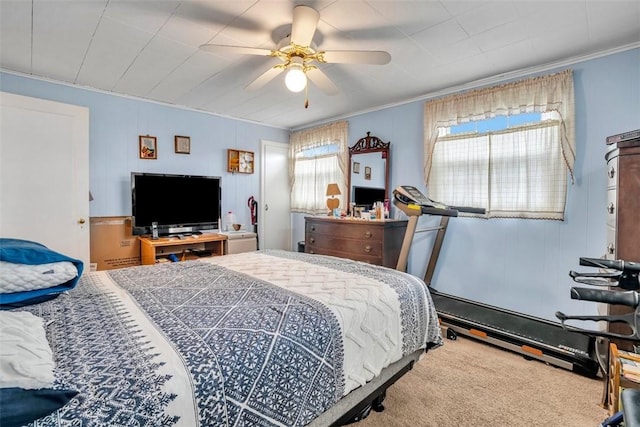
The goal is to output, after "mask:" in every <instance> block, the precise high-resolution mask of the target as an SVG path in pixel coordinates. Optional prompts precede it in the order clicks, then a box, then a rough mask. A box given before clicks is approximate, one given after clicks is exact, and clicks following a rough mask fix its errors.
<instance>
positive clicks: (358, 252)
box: [305, 217, 408, 268]
mask: <svg viewBox="0 0 640 427" xmlns="http://www.w3.org/2000/svg"><path fill="white" fill-rule="evenodd" d="M407 223H408V221H407V220H376V221H365V220H359V219H348V218H347V219H338V218H333V217H306V218H305V252H307V253H311V254H321V255H332V256H337V257H340V258H349V259H353V260H356V261H364V262H368V263H370V264H376V265H383V266H385V267H390V268H396V264H397V263H398V256H399V255H400V249H401V248H402V241H403V239H404V234H405V231H406V229H407Z"/></svg>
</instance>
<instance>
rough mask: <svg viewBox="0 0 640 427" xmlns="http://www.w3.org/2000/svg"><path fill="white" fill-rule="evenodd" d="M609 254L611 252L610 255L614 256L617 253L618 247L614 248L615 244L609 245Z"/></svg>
mask: <svg viewBox="0 0 640 427" xmlns="http://www.w3.org/2000/svg"><path fill="white" fill-rule="evenodd" d="M607 252H609V255H614V254H615V253H616V247H615V246H613V243H609V244H608V245H607Z"/></svg>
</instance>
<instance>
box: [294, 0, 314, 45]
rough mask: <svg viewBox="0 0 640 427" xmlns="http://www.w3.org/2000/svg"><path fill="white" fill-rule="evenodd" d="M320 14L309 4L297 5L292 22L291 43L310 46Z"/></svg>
mask: <svg viewBox="0 0 640 427" xmlns="http://www.w3.org/2000/svg"><path fill="white" fill-rule="evenodd" d="M319 20H320V14H319V13H318V12H317V11H316V10H315V9H312V8H310V7H309V6H302V5H300V6H296V7H295V8H294V9H293V23H292V24H291V43H295V44H297V45H299V46H309V45H310V44H311V40H312V39H313V34H314V33H315V32H316V27H317V26H318V21H319Z"/></svg>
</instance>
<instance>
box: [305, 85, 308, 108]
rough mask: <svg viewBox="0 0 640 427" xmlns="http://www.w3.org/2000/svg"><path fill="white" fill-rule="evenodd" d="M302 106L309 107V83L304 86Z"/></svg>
mask: <svg viewBox="0 0 640 427" xmlns="http://www.w3.org/2000/svg"><path fill="white" fill-rule="evenodd" d="M304 108H309V85H308V84H307V85H306V86H305V87H304Z"/></svg>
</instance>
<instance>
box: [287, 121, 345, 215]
mask: <svg viewBox="0 0 640 427" xmlns="http://www.w3.org/2000/svg"><path fill="white" fill-rule="evenodd" d="M347 133H348V122H347V121H340V122H335V123H331V124H328V125H323V126H319V127H316V128H313V129H307V130H302V131H298V132H293V133H292V134H291V136H290V138H289V160H290V161H289V180H290V187H291V211H292V212H303V213H309V214H319V213H327V205H326V200H327V196H326V190H327V185H328V184H331V183H337V184H338V187H339V188H340V193H341V195H340V196H339V199H340V206H341V207H343V208H344V206H345V202H344V200H345V194H346V192H347V178H346V175H347V174H346V170H347V162H348V154H347V153H348V135H347ZM325 148H326V149H327V150H324V149H325Z"/></svg>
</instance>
